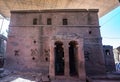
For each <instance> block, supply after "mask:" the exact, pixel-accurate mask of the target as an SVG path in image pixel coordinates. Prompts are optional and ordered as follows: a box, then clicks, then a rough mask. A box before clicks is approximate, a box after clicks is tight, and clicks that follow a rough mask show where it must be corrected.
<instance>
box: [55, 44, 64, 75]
mask: <svg viewBox="0 0 120 82" xmlns="http://www.w3.org/2000/svg"><path fill="white" fill-rule="evenodd" d="M55 45H56V47H55V75H64V51H63V47H62V45H63V44H62V42H56V43H55Z"/></svg>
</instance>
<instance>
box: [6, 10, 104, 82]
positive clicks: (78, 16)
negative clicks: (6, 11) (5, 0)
mask: <svg viewBox="0 0 120 82" xmlns="http://www.w3.org/2000/svg"><path fill="white" fill-rule="evenodd" d="M9 27H10V28H9V29H10V31H9V34H8V43H7V54H6V59H7V60H6V64H5V67H6V68H7V69H10V70H18V71H25V72H27V71H31V72H32V71H34V72H41V73H43V74H45V75H49V76H50V77H51V78H54V77H56V76H64V78H67V77H73V76H78V78H80V79H81V80H82V79H85V76H86V75H88V76H89V75H97V74H104V73H105V63H104V55H103V50H102V38H101V35H100V29H99V28H100V26H99V21H98V10H97V9H89V10H86V9H58V10H57V9H56V10H38V11H11V20H10V26H9Z"/></svg>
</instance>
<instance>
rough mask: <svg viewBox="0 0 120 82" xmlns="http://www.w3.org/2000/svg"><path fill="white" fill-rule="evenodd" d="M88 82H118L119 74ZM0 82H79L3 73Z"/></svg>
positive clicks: (94, 78) (39, 75)
mask: <svg viewBox="0 0 120 82" xmlns="http://www.w3.org/2000/svg"><path fill="white" fill-rule="evenodd" d="M91 78H92V79H90V80H89V82H120V74H108V75H106V76H94V77H91ZM0 82H81V81H78V80H70V79H68V80H66V79H64V80H52V81H51V80H50V79H49V77H48V76H47V77H46V76H44V75H42V74H41V73H23V72H22V73H21V72H9V71H7V70H6V71H4V72H3V73H1V74H0Z"/></svg>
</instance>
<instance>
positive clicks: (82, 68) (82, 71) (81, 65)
mask: <svg viewBox="0 0 120 82" xmlns="http://www.w3.org/2000/svg"><path fill="white" fill-rule="evenodd" d="M77 50H78V51H77V53H78V75H79V78H80V80H83V81H85V79H86V75H85V60H84V49H83V39H79V43H78V45H77Z"/></svg>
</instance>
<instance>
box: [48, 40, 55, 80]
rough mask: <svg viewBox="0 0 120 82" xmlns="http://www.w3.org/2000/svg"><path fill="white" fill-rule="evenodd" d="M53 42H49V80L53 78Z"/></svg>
mask: <svg viewBox="0 0 120 82" xmlns="http://www.w3.org/2000/svg"><path fill="white" fill-rule="evenodd" d="M54 48H55V46H54V41H51V44H50V65H49V75H50V77H51V78H54V77H55V65H54V64H55V63H54V62H55V56H54Z"/></svg>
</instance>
